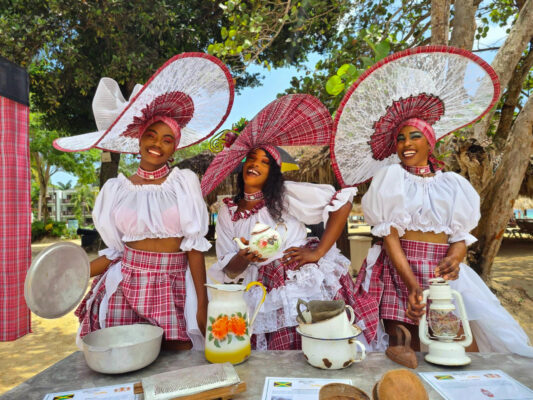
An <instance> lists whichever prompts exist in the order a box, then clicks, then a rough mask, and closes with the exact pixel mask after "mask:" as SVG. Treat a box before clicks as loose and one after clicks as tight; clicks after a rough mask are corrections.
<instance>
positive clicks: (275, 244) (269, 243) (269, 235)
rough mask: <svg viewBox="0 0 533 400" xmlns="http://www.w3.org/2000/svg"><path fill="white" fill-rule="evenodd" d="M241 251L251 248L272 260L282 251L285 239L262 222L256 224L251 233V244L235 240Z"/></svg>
mask: <svg viewBox="0 0 533 400" xmlns="http://www.w3.org/2000/svg"><path fill="white" fill-rule="evenodd" d="M233 240H235V241H236V242H237V244H238V245H239V247H240V248H241V249H245V248H246V247H249V248H250V250H251V251H257V252H258V253H259V255H260V256H261V257H262V258H270V257H272V256H274V255H276V254H277V253H278V252H279V250H280V249H281V245H282V243H283V239H282V238H281V235H280V234H279V232H278V231H276V230H275V229H273V228H271V227H270V226H268V225H266V224H262V223H261V222H256V223H255V225H254V227H253V228H252V231H251V232H250V239H249V240H248V242H249V244H248V245H245V244H244V243H243V242H241V240H240V239H239V238H234V239H233Z"/></svg>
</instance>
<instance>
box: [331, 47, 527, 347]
mask: <svg viewBox="0 0 533 400" xmlns="http://www.w3.org/2000/svg"><path fill="white" fill-rule="evenodd" d="M498 98H499V83H498V79H497V76H496V74H495V72H494V70H493V69H492V68H491V67H490V66H489V65H488V64H487V63H485V62H484V61H483V60H481V59H480V58H479V57H476V56H475V55H473V54H472V53H470V52H467V51H464V50H461V49H455V48H450V47H444V46H428V47H421V48H415V49H410V50H406V51H403V52H400V53H397V54H393V55H391V56H389V57H387V58H386V59H384V60H383V61H381V62H380V63H378V64H376V65H375V66H374V67H372V68H371V69H370V70H368V71H367V72H366V73H365V74H363V75H362V76H361V77H360V78H359V79H358V80H357V81H356V82H355V83H354V85H353V86H352V87H351V88H350V90H349V91H348V93H347V94H346V96H345V98H344V99H343V101H342V103H341V105H340V108H339V110H338V111H337V114H336V118H335V122H334V125H335V126H334V131H335V133H334V141H332V145H331V153H332V158H333V160H334V170H335V173H336V175H337V179H339V181H340V182H341V184H342V185H343V186H344V185H358V184H360V183H362V182H365V181H368V180H370V179H372V183H371V185H370V188H369V189H368V192H367V193H366V194H365V196H364V197H363V201H362V206H363V212H364V214H365V219H366V221H367V222H368V224H370V225H371V226H372V227H373V228H372V233H373V235H374V236H377V237H381V238H383V240H382V241H381V242H379V243H378V244H376V245H374V246H373V247H372V248H371V249H370V251H369V253H368V255H367V258H366V260H365V262H364V263H363V266H362V268H361V271H360V273H359V275H358V277H357V282H356V290H357V293H356V303H357V307H354V308H355V311H356V314H357V316H358V318H359V319H360V321H359V323H358V325H359V326H360V327H361V328H362V329H363V330H364V334H365V338H366V340H367V342H368V343H369V347H370V349H373V350H381V351H382V350H385V349H386V348H387V346H388V345H389V340H388V338H387V334H388V335H389V336H390V343H391V344H396V337H395V334H396V326H397V325H398V324H401V325H404V326H405V327H407V328H408V329H409V330H410V331H411V337H412V339H413V340H412V341H411V344H412V346H413V348H415V349H416V350H418V349H419V346H420V343H419V340H418V338H419V336H418V327H417V325H418V321H419V319H420V318H421V317H422V316H423V315H424V313H425V304H421V300H422V297H421V295H422V290H424V289H427V288H428V286H429V279H432V278H434V277H443V278H444V279H447V280H452V281H451V282H450V285H451V286H452V288H454V289H456V290H457V291H459V292H460V293H461V294H462V296H463V299H464V303H465V307H466V312H467V315H468V318H469V320H470V325H471V328H472V332H473V334H474V337H475V340H476V341H477V343H476V342H474V344H473V346H472V347H471V349H472V350H474V351H475V350H476V348H477V349H479V351H483V352H514V353H517V354H521V355H525V356H530V357H533V348H532V347H530V346H528V337H527V335H526V334H525V332H524V331H523V330H522V328H521V327H520V325H519V324H518V323H517V322H516V321H515V320H514V319H513V318H512V316H511V315H510V314H509V313H508V312H507V311H506V310H505V309H504V308H503V307H502V306H501V304H500V302H499V301H498V299H497V298H496V296H494V295H493V294H492V292H491V291H490V290H489V289H488V287H487V286H486V285H485V283H484V282H483V281H482V280H481V278H480V277H479V276H478V275H477V274H476V273H475V272H474V271H473V270H472V269H471V268H470V267H468V266H467V265H465V264H461V261H462V260H463V259H464V257H465V255H466V248H467V246H469V245H470V244H472V243H473V242H475V241H476V238H475V237H474V236H472V235H471V234H470V233H469V232H470V231H471V230H472V229H474V228H475V227H476V225H477V222H478V220H479V218H480V211H479V195H478V194H477V192H476V191H475V189H474V188H473V187H472V185H471V184H470V183H469V182H468V181H467V180H466V179H464V178H463V177H462V176H460V175H458V174H456V173H453V172H442V171H441V163H440V162H439V161H437V160H436V159H435V157H434V156H433V155H432V153H433V151H434V148H435V144H436V142H437V140H440V139H441V138H443V137H444V136H446V135H447V134H449V133H451V132H454V131H456V130H458V129H460V128H462V127H464V126H466V125H469V124H471V123H473V122H475V121H477V120H478V119H480V118H481V117H482V116H483V115H484V114H485V113H486V112H487V111H488V110H490V108H491V107H492V106H493V105H494V103H495V102H496V101H497V99H498ZM348 154H350V155H351V154H357V155H358V157H357V158H354V157H348ZM380 320H382V321H383V325H384V326H382V325H381V322H380Z"/></svg>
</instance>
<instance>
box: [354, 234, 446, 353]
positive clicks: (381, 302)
mask: <svg viewBox="0 0 533 400" xmlns="http://www.w3.org/2000/svg"><path fill="white" fill-rule="evenodd" d="M400 243H401V246H402V249H403V251H404V253H405V256H406V257H407V261H408V262H409V265H410V266H411V269H412V270H413V273H414V275H415V277H416V280H417V282H418V284H419V286H420V287H421V288H422V290H424V289H427V288H428V287H429V279H432V278H434V277H435V275H434V273H433V272H434V270H435V268H436V267H437V264H438V263H439V261H440V260H442V259H443V258H444V257H445V256H446V253H447V251H448V247H449V245H448V244H438V243H427V242H416V241H413V240H400ZM366 268H367V264H366V260H365V262H364V263H363V266H362V267H361V271H360V272H359V275H358V276H357V281H356V282H355V290H356V295H355V303H356V305H355V306H353V308H354V310H355V313H356V317H357V320H363V321H364V323H365V330H364V334H365V338H366V340H367V341H368V342H369V343H370V342H371V341H372V340H373V339H374V337H375V335H376V331H377V326H378V323H379V320H380V319H391V320H395V321H401V322H405V323H408V324H417V322H415V321H413V320H411V319H409V318H407V317H406V315H405V310H406V309H407V304H408V296H409V290H408V289H407V286H405V284H404V283H403V281H402V279H401V277H400V275H399V274H398V272H397V271H396V268H395V267H394V265H393V264H392V261H391V260H390V258H389V256H388V255H387V252H386V251H385V248H384V247H382V250H381V254H380V255H379V257H378V259H377V260H376V263H375V264H374V266H373V267H372V275H371V276H370V285H369V287H368V291H365V290H364V288H363V282H364V281H365V279H366V275H367V271H366Z"/></svg>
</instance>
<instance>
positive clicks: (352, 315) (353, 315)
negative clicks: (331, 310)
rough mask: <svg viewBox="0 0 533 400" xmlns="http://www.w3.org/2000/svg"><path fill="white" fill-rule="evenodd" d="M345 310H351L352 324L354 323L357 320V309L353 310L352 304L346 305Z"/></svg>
mask: <svg viewBox="0 0 533 400" xmlns="http://www.w3.org/2000/svg"><path fill="white" fill-rule="evenodd" d="M344 309H345V310H349V311H350V312H349V314H350V325H353V323H354V321H355V311H354V310H353V308H352V306H350V305H348V304H347V305H346V306H345V308H344Z"/></svg>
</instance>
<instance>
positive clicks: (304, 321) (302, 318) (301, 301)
mask: <svg viewBox="0 0 533 400" xmlns="http://www.w3.org/2000/svg"><path fill="white" fill-rule="evenodd" d="M302 304H303V305H304V306H305V308H307V311H309V306H308V305H307V301H305V300H302V299H298V303H296V311H297V312H298V317H299V318H300V321H302V322H303V323H307V321H306V320H305V318H304V315H303V313H302V310H301V309H300V306H301V305H302Z"/></svg>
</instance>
